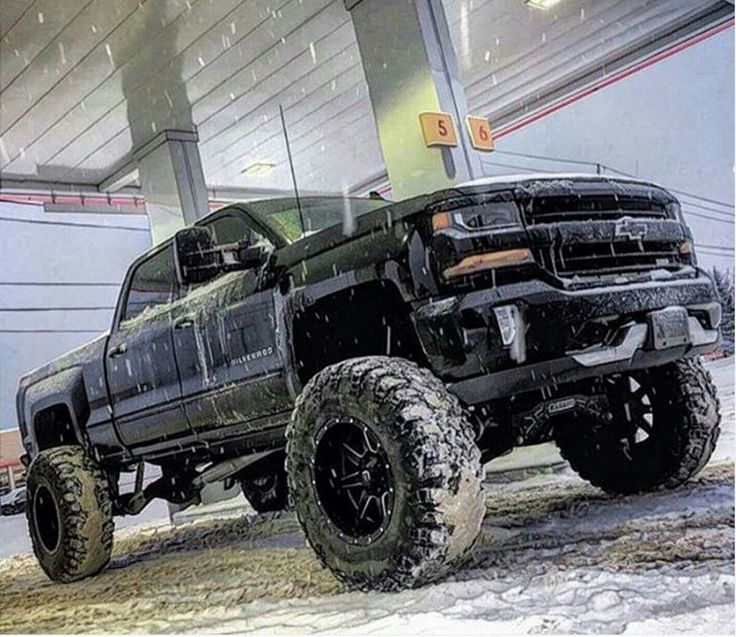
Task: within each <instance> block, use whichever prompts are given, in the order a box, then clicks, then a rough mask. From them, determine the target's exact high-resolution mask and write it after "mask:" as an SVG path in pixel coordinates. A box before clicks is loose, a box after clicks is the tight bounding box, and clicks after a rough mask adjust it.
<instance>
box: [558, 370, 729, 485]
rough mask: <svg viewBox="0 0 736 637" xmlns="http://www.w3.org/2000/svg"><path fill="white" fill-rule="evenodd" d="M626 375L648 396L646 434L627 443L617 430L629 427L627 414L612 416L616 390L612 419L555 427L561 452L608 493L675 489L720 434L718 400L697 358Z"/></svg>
mask: <svg viewBox="0 0 736 637" xmlns="http://www.w3.org/2000/svg"><path fill="white" fill-rule="evenodd" d="M624 378H626V379H627V380H628V378H629V377H624ZM631 378H633V379H634V380H635V381H636V383H637V384H639V385H640V386H641V387H644V388H647V389H646V390H645V392H644V393H648V394H649V398H648V401H649V403H650V404H651V409H650V411H651V419H652V423H651V434H650V435H649V438H648V439H647V440H645V441H644V443H636V444H633V445H628V446H627V445H626V443H625V437H622V436H623V434H622V431H623V429H622V428H626V427H628V423H627V420H631V418H630V417H629V418H626V417H622V415H621V414H619V416H618V417H616V416H615V413H616V412H615V409H616V405H617V403H618V402H620V400H621V399H620V394H615V395H609V402H610V403H611V406H612V409H613V413H614V419H613V421H612V422H609V423H590V422H583V423H579V422H578V423H570V424H569V425H567V426H564V427H560V428H558V429H557V430H556V442H557V446H558V447H559V449H560V453H561V454H562V457H563V458H565V459H566V460H567V461H568V462H569V463H570V466H571V467H572V468H573V470H575V471H576V472H577V473H578V474H579V475H580V477H581V478H583V479H585V480H587V481H588V482H590V483H591V484H593V485H595V486H597V487H600V488H601V489H603V490H604V491H607V492H609V493H615V494H630V493H638V492H642V491H652V490H655V489H658V488H668V489H673V488H675V487H678V486H679V485H681V484H682V483H684V482H686V481H687V480H689V479H690V478H691V477H693V476H694V475H695V474H697V473H698V472H699V471H700V470H701V469H702V468H703V467H704V466H705V464H706V463H707V462H708V459H709V458H710V456H711V454H712V453H713V450H714V449H715V446H716V441H717V440H718V434H719V433H720V413H719V403H718V397H717V394H716V388H715V386H714V384H713V381H712V380H711V377H710V373H709V372H708V370H706V369H705V368H704V367H703V365H702V364H701V363H700V361H698V360H693V359H686V360H681V361H677V362H675V363H670V364H669V365H664V366H662V367H657V368H653V369H650V370H645V371H642V372H636V373H634V374H632V375H631ZM633 395H634V394H632V396H633ZM627 409H629V408H628V407H627ZM629 413H630V410H629ZM616 432H618V433H616ZM622 443H623V444H622Z"/></svg>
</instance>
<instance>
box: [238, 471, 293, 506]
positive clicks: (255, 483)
mask: <svg viewBox="0 0 736 637" xmlns="http://www.w3.org/2000/svg"><path fill="white" fill-rule="evenodd" d="M240 487H241V489H242V490H243V495H244V496H245V497H246V498H247V500H248V502H250V504H251V506H252V507H253V508H254V509H255V510H256V511H257V512H258V513H265V512H267V511H282V510H283V509H285V508H286V507H287V505H288V500H289V493H288V487H287V486H286V473H285V472H284V470H283V468H282V469H281V470H274V471H272V472H270V473H267V474H265V475H262V476H258V477H256V478H242V479H241V480H240Z"/></svg>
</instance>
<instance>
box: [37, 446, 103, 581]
mask: <svg viewBox="0 0 736 637" xmlns="http://www.w3.org/2000/svg"><path fill="white" fill-rule="evenodd" d="M27 489H28V506H27V508H26V517H27V520H28V529H29V531H30V535H31V541H32V544H33V552H34V553H35V554H36V557H37V558H38V561H39V563H40V565H41V568H42V569H43V570H44V572H45V573H46V575H48V576H49V578H50V579H52V580H54V581H58V582H73V581H76V580H79V579H82V578H84V577H88V576H90V575H94V574H96V573H98V572H99V571H101V570H102V569H103V568H104V567H105V566H106V564H107V563H108V562H109V561H110V553H111V551H112V538H113V530H114V522H113V519H112V502H111V500H110V492H109V488H108V484H107V480H106V479H105V475H104V474H103V472H102V470H101V469H100V468H99V466H98V465H97V463H96V462H95V461H94V460H92V458H90V457H88V456H87V455H86V454H85V453H84V450H83V449H82V448H81V447H77V446H64V447H56V448H53V449H47V450H46V451H42V452H40V453H39V454H38V456H36V458H35V459H34V460H33V462H32V463H31V466H30V468H29V470H28V478H27Z"/></svg>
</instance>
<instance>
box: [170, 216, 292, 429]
mask: <svg viewBox="0 0 736 637" xmlns="http://www.w3.org/2000/svg"><path fill="white" fill-rule="evenodd" d="M205 227H208V228H209V229H210V230H211V231H212V233H213V237H214V239H215V243H216V244H218V245H222V244H228V243H234V242H236V241H242V240H247V241H249V242H250V243H251V244H252V245H255V244H262V245H264V246H266V247H267V248H268V247H270V248H271V249H272V248H273V246H272V245H271V244H270V242H269V240H268V239H267V238H266V237H265V236H264V235H263V234H262V233H260V232H259V231H258V230H256V229H255V228H254V227H252V226H251V225H250V224H249V220H248V218H247V217H246V216H245V215H242V214H241V213H239V212H238V211H232V212H230V211H227V212H224V213H223V214H222V215H220V216H217V217H215V218H214V219H212V220H211V221H209V222H208V223H207V224H206V225H205ZM257 283H258V271H257V270H253V271H246V272H242V271H241V272H232V273H228V274H224V275H221V276H219V277H218V278H217V279H215V280H214V281H211V282H208V283H206V284H205V285H204V286H199V287H197V288H194V289H187V290H182V292H183V293H184V294H185V295H184V296H183V298H182V299H181V300H179V301H178V302H177V303H175V304H174V306H173V317H172V318H173V324H174V343H175V350H176V360H177V365H178V367H179V373H180V376H181V381H182V392H183V395H184V406H185V407H184V408H185V412H186V415H187V418H188V419H189V423H190V425H191V426H192V428H193V429H195V430H196V431H197V432H198V433H199V434H201V435H202V437H204V438H205V439H209V440H216V439H218V438H222V437H227V436H228V435H234V434H235V433H237V432H239V431H243V430H252V429H253V428H259V427H266V426H268V425H269V419H272V418H274V417H276V418H277V419H278V416H279V415H280V414H285V413H287V412H288V411H290V409H291V407H292V404H291V396H290V394H289V392H288V389H287V385H286V379H285V375H284V370H285V364H284V361H283V360H282V356H283V353H282V352H280V351H279V348H278V347H277V345H276V317H275V314H274V293H275V292H274V291H273V290H262V291H258V292H257V291H256V289H257Z"/></svg>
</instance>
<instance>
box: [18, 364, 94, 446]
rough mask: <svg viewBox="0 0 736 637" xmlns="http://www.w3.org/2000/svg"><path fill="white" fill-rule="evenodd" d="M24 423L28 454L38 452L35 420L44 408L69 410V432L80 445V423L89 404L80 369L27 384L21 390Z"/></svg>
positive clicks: (85, 420)
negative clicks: (29, 448) (22, 392)
mask: <svg viewBox="0 0 736 637" xmlns="http://www.w3.org/2000/svg"><path fill="white" fill-rule="evenodd" d="M25 405H26V407H25V421H26V425H27V436H28V438H29V439H30V443H31V455H32V456H35V455H36V454H37V453H38V452H39V447H38V440H37V437H36V417H37V416H38V414H39V413H41V412H42V411H43V410H44V409H47V408H49V407H52V406H54V405H64V406H66V408H67V409H68V410H69V414H70V417H71V421H72V429H73V430H74V434H75V435H76V437H77V440H79V442H80V443H84V442H85V441H86V436H85V435H84V424H85V423H86V422H87V419H88V418H89V413H90V409H89V401H88V399H87V391H86V389H85V387H84V379H83V376H82V368H81V367H71V368H69V369H65V370H64V371H61V372H59V373H57V374H54V375H53V376H51V377H49V378H44V379H43V380H40V381H38V382H37V383H34V384H33V385H30V386H29V387H28V388H27V389H26V391H25Z"/></svg>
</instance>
